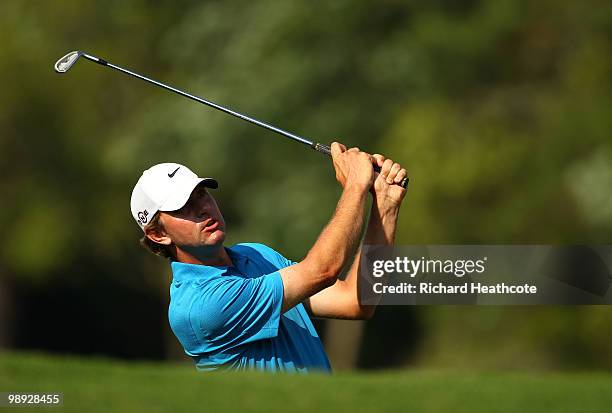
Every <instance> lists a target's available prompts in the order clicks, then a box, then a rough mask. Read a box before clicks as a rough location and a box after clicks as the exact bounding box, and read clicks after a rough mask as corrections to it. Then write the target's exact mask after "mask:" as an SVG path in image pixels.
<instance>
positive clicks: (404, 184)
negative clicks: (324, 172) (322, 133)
mask: <svg viewBox="0 0 612 413" xmlns="http://www.w3.org/2000/svg"><path fill="white" fill-rule="evenodd" d="M313 148H314V150H316V151H319V152H321V153H324V154H326V155H329V156H331V148H330V147H329V146H327V145H324V144H322V143H315V144H314V145H313ZM374 170H375V171H376V172H380V168H379V167H378V165H374ZM408 181H409V179H408V177H405V178H404V179H402V182H400V183H399V185H400V186H401V187H402V188H407V187H408Z"/></svg>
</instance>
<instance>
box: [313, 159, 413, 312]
mask: <svg viewBox="0 0 612 413" xmlns="http://www.w3.org/2000/svg"><path fill="white" fill-rule="evenodd" d="M373 158H374V159H375V161H376V163H377V164H378V166H380V167H381V171H380V174H379V176H377V177H376V180H375V182H374V186H373V200H372V208H371V211H370V219H369V222H368V227H367V230H366V233H365V236H364V239H363V244H366V245H393V243H394V241H395V231H396V227H397V219H398V216H399V209H400V206H401V202H402V200H403V198H404V196H405V194H406V190H405V189H403V188H402V187H400V186H399V185H394V183H399V182H401V180H402V179H404V178H405V177H406V170H405V169H403V168H401V166H400V165H399V164H397V163H394V162H393V161H392V160H390V159H387V160H385V158H384V157H383V156H382V155H373ZM360 259H361V246H360V248H359V250H358V252H357V254H356V256H355V259H354V261H353V264H352V266H351V268H350V270H349V272H348V274H347V276H346V278H345V279H344V280H337V281H336V282H335V283H334V285H333V286H331V287H329V288H326V289H324V290H323V291H321V292H319V293H317V294H315V295H313V296H312V297H310V298H309V299H307V300H306V301H305V305H306V307H307V309H308V310H309V312H310V313H311V314H312V315H313V316H315V317H326V318H344V319H369V318H371V317H372V315H373V314H374V311H375V309H376V306H375V305H361V304H360V302H359V295H358V294H359V282H360V277H359V270H360V265H359V264H360Z"/></svg>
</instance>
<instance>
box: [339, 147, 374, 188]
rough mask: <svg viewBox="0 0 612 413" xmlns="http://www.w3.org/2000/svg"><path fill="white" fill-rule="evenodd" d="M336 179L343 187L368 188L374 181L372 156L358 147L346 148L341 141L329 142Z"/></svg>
mask: <svg viewBox="0 0 612 413" xmlns="http://www.w3.org/2000/svg"><path fill="white" fill-rule="evenodd" d="M331 155H332V161H333V163H334V169H335V170H336V179H337V180H338V182H339V183H340V185H342V187H343V188H346V187H347V186H356V187H359V188H361V189H365V190H368V189H370V187H371V186H372V183H373V182H374V169H373V168H372V157H371V156H370V155H369V154H367V153H365V152H361V151H360V150H359V148H351V149H346V146H344V145H343V144H341V143H338V142H334V143H332V144H331Z"/></svg>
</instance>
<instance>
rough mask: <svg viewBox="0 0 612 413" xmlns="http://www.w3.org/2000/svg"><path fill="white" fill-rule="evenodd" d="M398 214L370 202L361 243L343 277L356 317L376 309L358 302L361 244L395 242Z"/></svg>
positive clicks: (397, 210)
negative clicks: (351, 298) (370, 205)
mask: <svg viewBox="0 0 612 413" xmlns="http://www.w3.org/2000/svg"><path fill="white" fill-rule="evenodd" d="M398 216H399V207H398V208H385V209H382V208H380V205H379V204H378V203H377V202H376V199H374V201H373V202H372V208H371V210H370V218H369V221H368V227H367V229H366V233H365V236H364V238H363V243H362V245H360V246H359V249H358V251H357V254H356V255H355V259H354V260H353V263H352V265H351V268H350V270H349V272H348V274H347V276H346V278H345V279H344V284H345V286H344V290H345V291H346V294H350V295H352V296H354V297H355V298H354V300H355V301H354V302H355V304H354V305H355V306H356V307H358V310H357V311H356V312H355V314H356V318H365V319H367V318H371V317H372V315H373V314H374V311H375V309H376V305H361V304H360V303H359V283H360V282H362V280H360V279H359V270H360V261H361V253H362V249H363V245H364V244H365V245H393V243H394V242H395V231H396V227H397V219H398Z"/></svg>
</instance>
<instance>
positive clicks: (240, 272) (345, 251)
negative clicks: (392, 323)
mask: <svg viewBox="0 0 612 413" xmlns="http://www.w3.org/2000/svg"><path fill="white" fill-rule="evenodd" d="M331 152H332V160H333V165H334V168H335V171H336V179H337V180H338V182H339V183H340V185H342V187H343V192H342V195H341V196H340V200H339V201H338V205H337V208H336V211H335V213H334V215H333V217H332V218H331V220H330V221H329V224H328V225H327V226H326V227H325V228H324V229H323V231H322V232H321V234H320V235H319V237H318V239H317V241H316V242H315V244H314V245H313V246H312V248H311V249H310V251H309V252H308V254H307V255H306V257H305V258H304V259H303V260H302V261H300V262H292V261H289V260H287V259H286V258H285V257H283V256H282V255H280V254H279V253H278V252H276V251H274V250H273V249H271V248H269V247H267V246H265V245H262V244H237V245H234V246H233V247H229V248H228V247H224V245H223V243H224V240H225V235H226V234H225V222H224V220H223V216H222V215H221V212H220V211H219V208H218V206H217V204H216V202H215V200H214V198H213V197H212V195H211V194H210V193H209V191H208V189H207V188H213V189H216V188H217V186H218V185H217V182H216V181H215V180H214V179H212V178H198V177H197V175H195V174H194V173H193V172H191V171H190V170H189V169H188V168H187V167H185V166H183V165H179V164H168V163H166V164H159V165H155V166H153V167H151V168H150V169H148V170H146V171H145V172H144V173H143V175H142V176H141V178H140V179H139V181H138V183H137V184H136V186H135V187H134V191H133V193H132V199H131V210H132V215H133V216H134V219H135V220H136V221H137V222H138V224H139V225H140V227H141V228H142V229H143V231H144V234H145V236H144V237H143V240H142V242H143V243H144V244H145V245H146V246H147V247H148V248H149V249H151V250H152V251H153V252H155V253H157V254H159V255H163V256H166V257H168V258H169V259H170V264H171V267H172V273H173V280H172V284H171V286H170V306H169V310H168V316H169V320H170V326H171V327H172V331H173V332H174V334H175V335H176V337H177V338H178V340H179V341H180V343H181V344H182V345H183V347H184V349H185V352H186V353H187V354H188V355H189V356H191V357H192V358H193V359H194V361H195V363H196V367H197V368H198V369H199V370H216V369H219V368H229V369H240V370H242V369H257V370H266V371H299V372H308V371H330V365H329V361H328V359H327V356H326V354H325V351H324V350H323V347H322V345H321V341H320V339H319V336H318V335H317V332H316V331H315V329H314V327H313V325H312V322H311V321H310V318H309V315H311V316H314V317H328V318H344V319H367V318H370V317H371V316H372V314H373V312H374V308H375V307H374V306H365V305H361V304H360V303H359V299H358V289H357V283H358V278H359V277H358V274H357V273H358V270H359V257H360V251H361V250H360V249H359V251H357V254H356V255H355V252H356V250H357V249H358V247H359V240H360V236H361V232H362V228H363V225H364V221H365V217H366V214H365V211H364V209H365V206H366V202H367V197H368V192H371V193H372V195H373V200H372V207H371V212H370V219H369V222H368V225H367V229H366V233H365V237H364V241H363V242H364V243H366V244H378V245H391V244H392V243H393V239H394V236H395V228H396V223H397V218H398V214H399V208H400V204H401V202H402V199H403V198H404V195H405V192H406V190H405V189H403V188H402V187H401V186H399V185H395V184H396V183H399V182H401V181H402V179H403V178H404V177H405V176H406V170H405V169H403V168H402V167H401V166H400V165H399V164H397V163H394V162H393V161H392V160H390V159H385V158H384V157H383V156H382V155H373V156H371V155H368V154H367V153H364V152H361V151H360V150H359V149H358V148H352V149H348V150H347V149H346V147H345V146H344V145H341V144H339V143H333V144H332V146H331ZM373 163H374V164H376V165H378V166H379V167H380V168H381V171H380V173H379V174H377V173H375V172H374V170H373V168H372V164H373ZM354 255H355V259H354V261H353V262H352V265H351V267H350V269H349V271H348V274H347V276H346V278H345V279H344V280H340V279H339V278H338V276H339V275H340V273H341V271H342V269H343V268H344V267H345V266H346V265H347V264H349V260H350V259H351V258H352V257H353V256H354Z"/></svg>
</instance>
